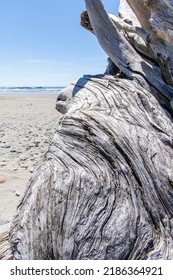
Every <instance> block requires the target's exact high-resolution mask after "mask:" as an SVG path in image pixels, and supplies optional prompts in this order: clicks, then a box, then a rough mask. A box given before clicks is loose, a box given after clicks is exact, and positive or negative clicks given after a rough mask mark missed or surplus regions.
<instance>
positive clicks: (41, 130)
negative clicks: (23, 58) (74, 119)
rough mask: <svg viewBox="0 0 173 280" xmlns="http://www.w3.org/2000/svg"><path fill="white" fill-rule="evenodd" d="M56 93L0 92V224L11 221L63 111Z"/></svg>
mask: <svg viewBox="0 0 173 280" xmlns="http://www.w3.org/2000/svg"><path fill="white" fill-rule="evenodd" d="M57 96H58V92H57V93H56V94H52V93H50V94H49V93H48V94H41V93H31V94H29V93H26V94H24V93H23V94H21V93H20V94H15V93H12V94H10V93H8V94H1V93H0V106H1V110H0V119H1V123H0V226H1V225H4V224H7V223H9V222H11V221H12V219H13V216H14V215H15V213H16V207H17V205H18V204H19V202H20V200H21V199H22V196H23V194H24V192H25V189H26V185H27V183H28V181H29V179H30V177H31V174H32V173H33V170H34V168H35V167H36V166H37V164H38V162H39V161H40V160H41V158H42V157H43V155H44V154H45V152H46V151H47V149H48V146H49V144H50V142H51V140H52V138H53V135H54V133H55V131H56V128H57V127H58V123H59V120H60V119H61V117H62V114H60V113H58V112H57V111H56V109H55V105H56V99H57Z"/></svg>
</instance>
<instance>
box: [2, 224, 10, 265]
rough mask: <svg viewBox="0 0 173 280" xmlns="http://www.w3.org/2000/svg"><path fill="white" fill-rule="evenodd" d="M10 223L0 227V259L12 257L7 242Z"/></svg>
mask: <svg viewBox="0 0 173 280" xmlns="http://www.w3.org/2000/svg"><path fill="white" fill-rule="evenodd" d="M9 229H10V224H6V225H3V226H1V227H0V260H9V259H12V252H11V249H10V243H9Z"/></svg>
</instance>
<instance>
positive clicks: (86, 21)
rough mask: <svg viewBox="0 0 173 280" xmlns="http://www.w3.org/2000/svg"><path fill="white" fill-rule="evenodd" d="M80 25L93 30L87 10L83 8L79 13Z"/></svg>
mask: <svg viewBox="0 0 173 280" xmlns="http://www.w3.org/2000/svg"><path fill="white" fill-rule="evenodd" d="M80 24H81V26H83V27H85V28H86V29H87V30H89V31H91V32H93V29H92V26H91V23H90V19H89V16H88V12H87V11H86V10H85V11H83V12H82V14H81V22H80Z"/></svg>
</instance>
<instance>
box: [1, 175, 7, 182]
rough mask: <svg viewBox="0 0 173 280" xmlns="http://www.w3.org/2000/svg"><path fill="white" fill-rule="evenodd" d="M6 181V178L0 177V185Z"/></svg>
mask: <svg viewBox="0 0 173 280" xmlns="http://www.w3.org/2000/svg"><path fill="white" fill-rule="evenodd" d="M6 181H7V180H6V178H5V177H1V176H0V184H3V183H5V182H6Z"/></svg>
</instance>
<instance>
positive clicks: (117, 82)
mask: <svg viewBox="0 0 173 280" xmlns="http://www.w3.org/2000/svg"><path fill="white" fill-rule="evenodd" d="M85 2H86V4H87V5H86V6H87V11H88V14H89V21H88V18H87V20H86V26H85V24H84V26H85V27H87V29H89V30H90V31H91V32H92V31H93V32H94V34H95V35H96V37H97V38H98V41H99V43H100V45H101V46H102V47H103V49H104V50H105V52H106V53H107V54H108V56H109V57H110V58H109V67H108V70H111V71H110V72H109V71H107V72H106V73H109V74H110V73H111V75H97V76H84V77H83V78H81V79H79V81H77V82H76V83H72V84H71V85H70V86H69V87H67V88H66V89H63V91H62V92H61V93H60V94H59V96H58V99H57V104H56V108H57V110H59V111H61V112H63V113H64V114H65V115H64V117H63V118H62V120H61V122H60V123H59V124H57V131H56V134H55V136H54V138H53V141H52V143H51V145H50V147H49V150H48V152H47V153H46V154H45V156H44V158H43V160H42V161H41V162H40V163H39V165H38V167H37V169H36V170H35V172H34V173H33V175H32V177H31V180H30V182H29V183H28V186H27V190H26V193H25V195H24V198H23V201H22V202H21V204H20V205H19V207H18V212H17V215H16V217H15V219H14V221H13V223H12V227H11V230H10V243H11V248H12V251H13V256H14V259H66V260H67V259H115V260H117V259H121V260H123V259H128V260H133V259H135V260H141V259H142V260H146V259H148V260H151V259H155V260H159V259H164V260H165V259H166V260H167V259H170V260H172V259H173V204H172V201H173V172H172V167H173V142H172V139H173V121H172V116H171V114H172V112H171V111H170V108H169V104H168V103H171V105H172V108H173V100H172V92H173V87H172V86H171V85H168V84H166V82H165V81H163V78H164V79H166V80H167V78H168V74H170V78H172V77H171V73H172V72H171V71H172V69H171V65H172V64H171V63H172V55H171V52H172V46H171V43H170V42H168V41H167V42H165V41H164V40H163V38H160V37H159V38H158V37H157V33H154V32H153V30H152V26H151V24H150V22H149V20H150V19H151V2H152V1H150V7H149V6H146V4H149V1H138V0H129V1H128V3H130V6H131V7H132V8H133V11H134V12H135V14H136V16H137V18H138V20H139V22H140V23H141V27H140V28H141V29H138V30H141V31H144V33H143V34H144V35H145V34H147V36H146V39H147V40H148V41H147V40H145V38H143V37H142V36H143V35H141V34H140V35H139V34H138V35H137V34H135V35H137V36H138V38H137V39H139V38H140V39H141V37H142V38H143V39H144V40H143V41H144V43H145V45H144V46H143V47H144V48H145V47H146V48H147V47H149V48H151V50H152V51H153V52H154V51H155V50H157V48H158V50H161V51H162V52H161V57H159V60H158V61H153V60H151V58H152V53H151V56H147V58H146V59H145V58H144V56H143V54H145V51H146V50H145V49H143V50H142V51H141V52H140V44H141V42H137V41H135V40H136V39H135V38H132V37H131V38H130V39H129V38H128V37H129V36H130V35H132V32H130V31H129V30H128V31H127V29H126V31H124V32H125V33H126V34H124V35H123V32H122V31H120V30H119V29H118V28H117V26H116V25H114V24H113V22H112V20H111V19H110V17H109V16H108V15H107V13H106V11H105V10H104V7H103V5H102V3H101V2H100V0H97V1H94V0H85ZM154 2H155V1H153V3H154ZM170 2H171V1H166V0H164V4H165V3H166V4H167V5H168V4H169V5H171V3H170ZM144 6H145V7H144ZM153 7H154V6H153ZM153 7H152V9H153ZM144 8H146V13H144ZM141 13H142V14H141ZM85 19H86V18H84V22H85ZM124 20H125V19H124ZM127 22H128V21H127ZM127 22H126V23H127ZM126 23H125V24H126ZM125 24H124V26H125ZM120 27H121V26H119V28H120ZM134 27H135V25H134ZM128 28H130V27H128ZM135 28H136V27H135ZM120 29H121V28H120ZM135 30H136V29H135ZM129 34H130V35H129ZM148 34H149V36H148ZM132 40H134V42H133V43H131V42H132ZM141 40H142V39H141ZM157 40H158V42H159V43H158V46H157V45H156V42H157ZM137 43H138V45H137ZM147 44H148V45H147ZM164 44H165V45H164ZM136 46H138V48H137V47H136ZM154 47H155V49H154ZM138 49H139V50H138ZM158 53H159V52H158ZM156 54H157V51H156ZM165 54H166V55H165ZM167 54H168V55H167ZM154 58H155V57H154ZM167 59H170V61H168V60H167ZM156 62H158V64H156ZM165 62H166V63H167V64H166V65H164V64H165ZM113 63H114V64H113ZM159 63H160V64H159ZM114 65H115V69H114ZM163 67H165V69H166V74H165V75H166V77H163V70H164V68H163ZM161 72H162V75H161ZM117 76H118V77H117ZM168 111H169V112H168Z"/></svg>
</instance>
